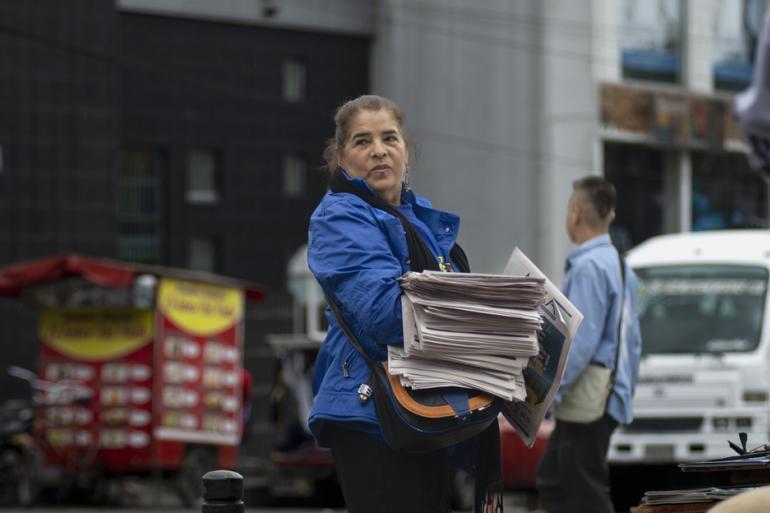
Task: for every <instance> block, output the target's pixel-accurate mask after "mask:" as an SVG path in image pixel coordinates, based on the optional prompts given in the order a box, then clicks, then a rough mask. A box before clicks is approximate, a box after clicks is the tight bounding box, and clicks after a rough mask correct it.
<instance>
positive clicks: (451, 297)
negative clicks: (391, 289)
mask: <svg viewBox="0 0 770 513" xmlns="http://www.w3.org/2000/svg"><path fill="white" fill-rule="evenodd" d="M400 281H401V286H402V287H403V289H404V292H405V294H404V296H403V297H402V312H403V321H404V347H403V349H402V348H399V347H393V346H389V348H388V369H389V371H390V373H391V374H394V375H398V376H400V378H401V381H402V383H403V384H404V386H408V387H411V388H413V389H421V388H434V387H441V386H457V387H464V388H474V389H478V390H483V391H485V392H488V393H490V394H493V395H496V396H498V397H502V398H504V399H506V400H508V401H511V400H513V399H518V400H524V399H525V397H526V390H525V387H524V377H523V372H524V369H525V368H526V366H527V363H528V361H529V358H530V357H531V356H534V355H536V354H538V350H539V346H538V331H539V330H540V328H541V326H542V319H541V317H540V314H539V313H538V310H537V309H538V308H539V307H540V306H541V305H542V304H543V300H544V297H545V289H544V281H545V280H543V279H542V278H533V277H525V276H509V275H493V274H476V273H442V272H436V271H425V272H422V273H407V274H406V275H404V276H403V277H402V278H401V279H400Z"/></svg>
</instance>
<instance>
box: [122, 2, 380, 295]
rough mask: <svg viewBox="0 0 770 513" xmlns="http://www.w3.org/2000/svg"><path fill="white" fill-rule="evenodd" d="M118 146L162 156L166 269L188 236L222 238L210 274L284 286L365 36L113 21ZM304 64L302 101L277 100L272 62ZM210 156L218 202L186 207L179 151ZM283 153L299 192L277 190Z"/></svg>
mask: <svg viewBox="0 0 770 513" xmlns="http://www.w3.org/2000/svg"><path fill="white" fill-rule="evenodd" d="M120 20H121V43H120V44H121V46H122V53H123V57H124V67H123V69H122V75H121V93H122V94H121V98H122V111H123V125H122V126H123V141H124V143H126V144H151V145H153V146H155V147H161V148H164V149H166V150H167V151H168V155H169V169H168V177H167V183H168V187H167V197H166V198H165V200H166V204H167V208H168V213H169V215H168V219H167V220H166V222H167V226H166V227H165V230H164V231H165V233H167V240H166V245H165V247H166V248H167V252H168V254H167V262H166V263H167V264H170V265H174V266H184V265H185V264H186V261H187V253H186V252H187V244H188V240H189V238H190V237H194V236H202V237H216V238H217V239H218V240H220V241H221V251H220V253H219V256H220V257H221V265H220V266H219V267H218V269H217V271H218V272H221V273H224V274H227V275H230V276H236V277H239V278H245V279H249V280H253V281H256V282H259V283H263V284H266V285H268V286H269V287H270V288H271V289H276V288H283V286H284V280H285V266H286V261H287V258H288V257H289V256H290V255H291V254H292V252H293V251H294V250H296V249H297V247H298V246H299V245H301V244H302V243H303V242H304V241H305V240H306V237H307V221H308V218H309V216H310V213H311V212H312V210H313V208H314V207H315V205H316V204H317V202H318V200H319V198H320V197H321V195H322V194H323V192H324V189H325V178H324V177H323V175H322V174H321V172H320V171H317V170H316V169H315V168H316V167H317V166H318V165H320V163H321V152H322V149H323V142H324V141H325V139H327V138H328V137H329V136H331V132H332V129H333V125H332V121H331V118H332V115H333V113H334V109H335V108H336V106H337V105H338V104H339V103H341V101H343V100H345V99H347V98H350V97H353V96H356V95H358V94H362V93H364V92H366V90H367V87H368V83H367V77H368V49H369V43H368V40H367V39H363V38H351V37H343V36H333V35H324V34H315V33H308V32H301V31H289V30H275V29H267V28H259V27H251V26H245V25H232V24H222V23H210V22H205V21H193V20H183V19H176V18H164V17H158V16H145V15H138V14H121V15H120ZM286 57H294V58H299V59H301V60H303V61H304V62H305V63H306V65H307V77H308V95H307V99H306V100H305V101H303V102H300V103H294V104H290V103H286V102H284V101H283V100H282V98H281V66H282V62H283V59H284V58H286ZM195 146H204V147H209V148H214V149H216V150H217V151H218V152H219V154H220V156H221V165H222V181H221V183H222V197H221V199H220V201H219V202H218V204H216V205H212V206H199V205H191V204H189V203H187V202H186V200H185V188H186V174H185V172H186V162H187V161H186V159H187V152H188V151H189V149H190V148H192V147H195ZM287 151H291V152H294V153H297V154H299V155H302V156H304V157H305V158H306V159H307V161H308V164H309V168H308V180H307V183H308V187H307V194H306V195H304V196H302V197H298V198H285V197H283V194H282V181H281V180H282V175H281V171H282V167H281V166H282V164H281V163H282V157H283V154H284V153H285V152H287Z"/></svg>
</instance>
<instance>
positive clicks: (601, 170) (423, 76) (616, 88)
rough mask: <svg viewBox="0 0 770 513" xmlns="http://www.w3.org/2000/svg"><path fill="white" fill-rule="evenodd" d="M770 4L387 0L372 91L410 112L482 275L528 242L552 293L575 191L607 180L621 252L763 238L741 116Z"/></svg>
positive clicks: (738, 0) (440, 192)
mask: <svg viewBox="0 0 770 513" xmlns="http://www.w3.org/2000/svg"><path fill="white" fill-rule="evenodd" d="M766 3H767V2H766V1H765V0H707V1H700V0H659V1H645V0H584V1H582V2H570V1H568V0H547V1H544V2H528V1H523V0H522V1H516V2H504V1H493V0H489V1H486V2H474V3H473V4H467V5H465V4H463V5H461V4H458V3H457V2H451V1H442V0H436V1H432V2H403V1H399V0H383V1H382V2H381V3H380V14H379V16H378V18H377V20H378V26H377V37H376V38H375V40H374V43H373V59H372V70H373V71H372V86H373V88H374V89H375V90H376V91H378V92H381V93H383V94H385V95H389V96H392V97H393V98H395V99H396V100H397V101H399V102H401V103H402V105H403V106H404V108H405V110H406V112H407V118H408V120H407V121H408V125H409V128H411V130H412V132H413V134H414V136H415V139H416V140H417V142H418V155H417V157H418V159H417V163H416V166H415V167H416V173H415V174H416V177H415V181H416V183H417V187H418V188H419V190H421V191H422V192H423V193H425V194H426V195H427V196H428V197H430V198H431V199H432V200H433V201H434V202H435V203H436V204H437V205H439V206H440V207H444V208H447V209H453V210H455V211H457V212H459V213H460V214H461V216H462V219H463V227H462V229H461V241H462V242H464V243H465V244H464V245H465V247H466V249H467V250H468V253H469V255H470V258H471V263H472V264H473V267H474V268H475V269H477V270H482V271H488V272H499V271H500V270H501V269H502V268H503V266H504V264H505V261H506V259H507V257H508V256H509V254H510V252H511V250H512V248H513V246H519V247H520V248H521V249H522V250H524V252H525V253H527V254H528V255H529V256H530V257H531V258H532V259H533V260H534V261H535V262H536V263H537V264H538V265H539V266H540V267H541V268H542V269H543V271H545V272H546V274H548V275H549V276H551V277H552V278H553V279H554V281H557V282H558V281H560V278H561V275H562V268H563V262H564V258H565V257H566V255H567V253H568V252H569V251H570V249H571V248H572V244H571V243H570V242H569V240H568V238H567V235H566V233H565V228H564V218H565V214H566V202H567V198H568V197H569V194H570V193H571V183H572V181H573V180H575V179H576V178H579V177H581V176H584V175H587V174H599V175H604V176H606V177H607V178H609V179H610V180H611V181H613V182H614V183H615V184H616V186H617V189H618V194H619V197H620V200H619V204H618V208H617V219H616V221H615V223H614V225H613V228H612V232H613V238H614V240H615V242H616V244H617V245H618V246H620V247H621V248H622V249H628V248H629V247H631V246H633V245H635V244H638V243H640V242H641V241H643V240H644V239H646V238H648V237H650V236H653V235H657V234H660V233H670V232H678V231H689V230H701V229H714V228H729V227H743V226H767V219H768V202H767V187H766V185H765V184H764V182H762V181H761V180H760V179H759V178H757V177H755V176H754V175H753V174H752V173H751V172H750V170H749V169H748V166H747V164H746V159H745V146H744V145H743V144H742V142H741V138H740V135H739V134H738V133H737V131H736V129H735V124H734V121H733V119H732V107H731V99H732V94H733V93H734V92H735V91H737V90H740V89H742V88H745V87H746V86H747V85H748V83H749V80H750V77H751V72H752V59H753V55H752V54H753V48H754V46H755V44H756V37H757V32H758V30H759V27H760V26H761V20H762V14H763V12H764V10H765V9H766Z"/></svg>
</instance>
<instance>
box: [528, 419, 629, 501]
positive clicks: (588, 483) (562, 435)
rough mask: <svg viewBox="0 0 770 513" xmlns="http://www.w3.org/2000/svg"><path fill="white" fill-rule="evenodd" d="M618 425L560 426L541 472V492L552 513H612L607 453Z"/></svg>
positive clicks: (610, 422)
mask: <svg viewBox="0 0 770 513" xmlns="http://www.w3.org/2000/svg"><path fill="white" fill-rule="evenodd" d="M617 425H618V423H617V422H616V421H615V419H613V418H612V417H610V416H609V415H606V414H605V415H604V417H602V418H601V419H599V420H597V421H596V422H592V423H590V424H578V423H575V422H562V421H557V422H556V428H555V429H554V430H553V433H551V438H550V439H549V440H548V446H547V447H546V449H545V453H544V454H543V458H542V459H541V460H540V466H539V467H538V469H537V478H536V484H537V491H538V493H539V494H540V500H541V502H542V505H543V507H544V508H545V509H546V511H548V512H549V513H570V512H575V513H612V512H613V511H614V508H613V507H612V501H611V499H610V476H609V469H608V467H607V449H608V448H609V445H610V436H611V435H612V432H613V431H614V430H615V427H616V426H617Z"/></svg>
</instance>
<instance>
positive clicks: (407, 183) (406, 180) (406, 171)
mask: <svg viewBox="0 0 770 513" xmlns="http://www.w3.org/2000/svg"><path fill="white" fill-rule="evenodd" d="M404 189H406V190H407V191H409V190H411V189H412V185H411V183H410V180H409V164H405V165H404Z"/></svg>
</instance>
